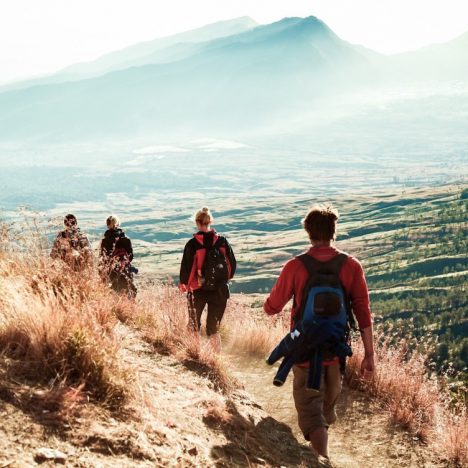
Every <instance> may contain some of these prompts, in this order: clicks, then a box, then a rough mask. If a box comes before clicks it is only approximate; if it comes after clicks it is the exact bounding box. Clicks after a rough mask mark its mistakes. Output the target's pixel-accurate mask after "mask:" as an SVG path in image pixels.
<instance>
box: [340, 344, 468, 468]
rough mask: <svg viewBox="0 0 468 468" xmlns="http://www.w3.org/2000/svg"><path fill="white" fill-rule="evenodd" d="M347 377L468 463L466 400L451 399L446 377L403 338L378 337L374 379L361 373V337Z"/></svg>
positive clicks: (452, 457)
mask: <svg viewBox="0 0 468 468" xmlns="http://www.w3.org/2000/svg"><path fill="white" fill-rule="evenodd" d="M353 352H354V355H353V357H352V358H350V359H349V361H348V366H347V381H348V383H349V385H350V386H351V387H353V388H358V389H360V390H362V391H364V392H365V393H367V394H368V395H370V396H371V397H372V398H375V399H377V400H379V401H381V402H383V403H384V405H385V407H386V410H387V411H388V414H389V415H390V419H391V421H392V422H393V423H395V424H398V425H400V426H402V427H404V428H405V429H406V430H408V431H409V432H410V433H412V434H413V435H415V436H417V437H419V438H420V439H421V440H422V441H424V442H426V443H427V444H428V445H430V446H431V447H432V448H433V449H435V450H436V451H437V453H438V454H439V455H440V456H442V457H445V458H446V459H447V460H448V461H449V462H450V463H452V464H460V465H464V464H466V463H468V418H467V414H466V408H465V407H464V406H463V405H462V404H459V405H458V404H453V403H451V398H450V396H449V395H448V391H447V389H446V388H445V385H444V379H443V377H436V376H434V375H431V374H430V372H429V370H428V368H427V366H426V357H425V356H424V355H422V354H420V353H418V352H412V353H411V352H409V351H408V347H407V343H406V342H405V341H404V340H403V341H401V342H400V343H398V345H390V344H389V340H388V339H383V338H382V337H381V339H378V340H377V344H376V350H375V352H376V358H375V359H376V372H375V374H374V375H373V376H372V378H370V379H364V378H362V377H361V375H360V363H361V360H362V357H363V354H364V350H363V346H362V344H361V342H360V341H358V342H356V343H354V345H353Z"/></svg>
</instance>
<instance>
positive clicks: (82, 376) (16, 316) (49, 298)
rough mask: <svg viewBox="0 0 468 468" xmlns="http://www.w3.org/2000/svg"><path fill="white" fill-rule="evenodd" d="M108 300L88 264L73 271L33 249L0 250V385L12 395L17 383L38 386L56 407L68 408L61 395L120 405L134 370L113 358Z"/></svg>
mask: <svg viewBox="0 0 468 468" xmlns="http://www.w3.org/2000/svg"><path fill="white" fill-rule="evenodd" d="M23 247H24V246H23ZM114 302H115V299H114V297H113V295H112V294H111V292H110V291H109V290H108V289H107V288H106V287H105V286H104V285H103V284H102V283H101V281H99V280H98V278H97V277H96V275H95V273H94V271H93V270H89V271H86V272H84V273H81V274H77V273H75V272H73V271H71V270H70V269H69V268H67V266H66V265H65V264H62V263H61V262H52V261H51V260H49V258H47V256H45V255H42V254H40V253H39V252H38V249H34V250H29V249H24V250H19V251H14V252H5V249H4V251H3V252H2V254H1V255H0V361H1V363H2V365H1V369H2V376H1V377H2V378H1V382H0V385H3V386H4V387H5V386H8V387H9V390H10V392H13V393H14V392H15V389H16V391H18V392H21V385H19V384H22V385H23V387H24V386H25V385H31V386H33V387H34V386H37V385H39V386H42V388H43V391H42V393H41V394H42V395H43V397H44V398H43V400H44V401H46V402H47V404H49V405H52V406H54V404H55V406H61V408H57V410H63V411H66V410H67V409H69V408H70V407H71V406H73V405H68V404H67V401H66V398H65V399H64V397H67V396H68V397H70V398H73V400H74V402H76V400H78V399H80V398H81V399H84V400H86V399H89V398H91V399H94V400H96V401H99V402H100V403H102V404H104V405H105V406H108V407H110V408H113V409H118V408H120V407H122V405H123V404H124V403H125V401H127V399H128V396H129V393H130V387H131V382H132V373H131V371H130V370H129V369H126V368H124V367H123V366H122V365H121V364H120V363H119V358H118V351H119V342H118V340H117V339H116V336H115V334H114V329H115V327H116V326H117V324H118V320H117V317H116V316H115V314H113V312H112V304H113V303H114ZM12 382H14V383H16V384H18V385H16V387H15V385H11V383H12ZM52 395H54V398H52ZM54 402H55V403H54ZM68 403H69V402H68Z"/></svg>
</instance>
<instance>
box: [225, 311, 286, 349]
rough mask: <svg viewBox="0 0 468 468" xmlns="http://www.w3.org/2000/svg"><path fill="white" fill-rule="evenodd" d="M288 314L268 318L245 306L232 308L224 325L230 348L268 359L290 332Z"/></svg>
mask: <svg viewBox="0 0 468 468" xmlns="http://www.w3.org/2000/svg"><path fill="white" fill-rule="evenodd" d="M286 315H287V314H282V315H279V316H275V317H267V316H265V315H264V314H263V313H258V311H254V310H252V309H250V308H249V307H246V306H245V305H242V304H240V303H234V304H233V305H231V306H230V308H229V310H228V314H227V317H226V321H225V323H224V325H223V330H224V334H225V335H226V341H227V343H228V346H229V347H230V348H231V349H232V350H233V351H234V352H243V353H247V354H248V355H250V356H253V357H266V356H268V354H269V353H270V352H271V351H272V350H273V348H274V347H275V346H276V345H277V344H278V343H279V341H280V340H281V339H282V338H283V337H284V335H285V334H286V333H287V332H288V330H289V326H290V325H289V320H288V319H287V318H286Z"/></svg>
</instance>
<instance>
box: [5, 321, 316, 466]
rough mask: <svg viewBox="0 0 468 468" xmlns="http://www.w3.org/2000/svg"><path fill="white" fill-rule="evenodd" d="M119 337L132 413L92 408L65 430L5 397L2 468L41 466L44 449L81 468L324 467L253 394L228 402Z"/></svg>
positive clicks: (121, 333) (186, 371)
mask: <svg viewBox="0 0 468 468" xmlns="http://www.w3.org/2000/svg"><path fill="white" fill-rule="evenodd" d="M116 334H117V335H118V339H119V340H120V341H121V342H122V351H121V356H120V358H121V360H122V361H123V362H124V363H126V364H128V366H129V367H130V368H131V369H132V371H133V372H134V373H135V376H136V377H135V378H136V385H135V391H136V393H137V395H136V396H135V400H134V401H133V402H132V404H131V405H130V406H129V407H128V408H127V410H126V413H125V414H120V415H114V414H112V413H111V412H109V411H106V410H104V409H102V408H100V407H98V406H95V405H92V404H88V405H85V407H84V408H83V410H82V412H81V414H80V416H79V417H78V418H77V419H73V420H70V421H69V423H67V424H64V423H63V422H57V419H55V420H54V415H53V414H51V413H49V412H47V413H46V412H43V411H37V410H36V409H35V408H34V407H33V406H29V407H27V408H26V407H24V406H22V405H21V404H20V402H19V401H16V400H15V399H13V398H11V397H10V396H9V395H7V394H6V393H1V392H0V467H2V468H3V467H7V466H8V467H9V468H13V467H15V468H20V467H21V468H25V467H30V466H36V461H35V456H36V455H37V451H38V449H39V448H42V447H46V448H49V449H53V450H59V451H60V452H63V454H64V456H65V459H66V461H65V464H66V466H73V467H80V468H85V467H120V466H122V467H133V466H147V467H179V466H183V467H214V466H216V467H233V466H236V467H247V466H249V467H253V466H265V465H266V466H278V467H280V466H285V467H295V466H307V467H319V466H324V465H323V464H322V463H319V462H318V461H317V459H316V457H315V456H313V455H312V454H311V452H310V451H309V449H308V447H307V446H306V445H305V444H302V445H301V444H300V443H298V442H297V440H296V438H295V437H294V436H293V434H292V432H291V429H290V428H289V426H287V425H286V424H284V423H282V422H279V421H276V420H275V419H273V418H272V417H271V416H270V415H269V414H267V413H266V412H265V411H264V410H263V409H262V408H261V407H260V406H259V405H258V404H257V403H256V402H255V401H253V400H252V399H251V398H250V397H249V395H248V394H247V393H246V392H244V391H242V390H239V391H234V392H232V393H229V394H222V393H220V392H219V391H216V390H215V388H214V385H213V383H212V382H211V381H210V379H208V378H206V376H205V375H203V374H204V372H203V367H202V368H200V369H197V366H196V363H194V362H181V361H180V360H179V359H176V358H175V357H174V356H170V355H162V354H159V353H157V352H156V351H155V350H154V348H153V347H152V346H151V345H149V344H148V343H146V342H144V341H142V339H141V338H140V336H139V335H138V334H137V333H136V332H134V331H132V330H131V329H129V328H128V327H126V326H123V325H122V326H119V328H118V330H116ZM25 391H29V390H26V389H25ZM30 391H32V392H33V391H34V389H31V390H30ZM43 466H54V463H53V462H45V463H44V464H43Z"/></svg>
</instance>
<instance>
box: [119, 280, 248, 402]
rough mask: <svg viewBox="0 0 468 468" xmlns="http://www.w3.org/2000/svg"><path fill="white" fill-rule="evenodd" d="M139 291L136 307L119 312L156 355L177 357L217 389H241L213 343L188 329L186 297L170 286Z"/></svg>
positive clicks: (225, 390) (145, 288)
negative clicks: (152, 348) (153, 349)
mask: <svg viewBox="0 0 468 468" xmlns="http://www.w3.org/2000/svg"><path fill="white" fill-rule="evenodd" d="M140 290H141V294H140V295H139V298H138V301H137V304H136V306H135V307H133V309H131V308H130V307H124V308H123V312H124V313H123V314H122V311H119V312H118V315H119V316H120V319H121V320H124V321H127V322H128V323H131V325H132V326H133V327H135V328H137V329H138V330H139V331H140V333H141V334H142V336H143V338H144V339H145V340H146V341H147V342H149V343H151V344H152V345H153V346H154V348H155V350H156V351H157V352H159V353H161V354H171V355H174V356H175V357H176V358H177V359H178V360H179V361H180V362H182V363H183V364H184V365H185V366H186V367H187V368H188V369H189V370H191V371H194V372H196V373H197V374H199V375H202V376H203V377H206V378H207V379H208V380H210V381H211V382H212V384H213V386H214V388H215V389H216V390H220V391H222V392H224V393H229V392H230V391H232V390H234V389H235V388H238V387H239V386H240V384H239V382H237V381H236V380H235V379H234V378H232V377H231V376H230V375H229V373H228V372H227V369H226V366H225V364H224V361H223V357H222V356H221V355H220V354H219V353H218V352H216V350H215V348H216V347H215V346H214V343H213V342H212V341H211V340H205V339H204V337H202V336H201V335H200V334H199V333H194V332H193V331H191V330H190V329H189V327H188V311H187V302H186V298H185V296H184V295H183V294H181V293H180V292H179V291H178V290H177V289H176V288H175V287H174V286H173V285H171V284H168V285H163V284H157V285H153V286H151V287H149V286H146V287H142V288H140ZM129 312H130V314H129ZM125 314H126V315H125Z"/></svg>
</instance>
